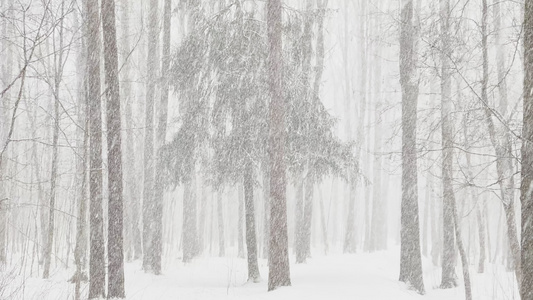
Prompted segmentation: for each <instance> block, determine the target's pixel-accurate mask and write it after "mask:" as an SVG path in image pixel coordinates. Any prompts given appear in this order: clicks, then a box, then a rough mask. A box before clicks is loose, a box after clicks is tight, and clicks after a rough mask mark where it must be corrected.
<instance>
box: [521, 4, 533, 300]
mask: <svg viewBox="0 0 533 300" xmlns="http://www.w3.org/2000/svg"><path fill="white" fill-rule="evenodd" d="M523 32H524V37H523V41H524V86H523V89H524V90H523V97H524V98H523V101H524V102H523V107H524V112H523V121H522V122H523V127H522V149H521V155H522V170H521V179H522V181H521V184H520V201H521V203H522V252H521V253H520V254H521V259H522V265H521V268H522V282H521V288H520V296H521V298H522V300H529V299H533V289H532V288H531V286H532V285H533V193H532V190H533V186H532V184H531V183H532V181H533V142H532V141H533V93H531V92H530V91H531V90H533V2H532V1H525V7H524V28H523Z"/></svg>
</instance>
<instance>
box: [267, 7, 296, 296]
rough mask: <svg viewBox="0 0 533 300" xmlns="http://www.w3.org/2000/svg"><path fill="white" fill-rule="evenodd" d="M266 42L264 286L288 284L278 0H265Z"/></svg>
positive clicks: (288, 268) (270, 287)
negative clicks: (266, 232)
mask: <svg viewBox="0 0 533 300" xmlns="http://www.w3.org/2000/svg"><path fill="white" fill-rule="evenodd" d="M267 31H268V46H269V53H270V55H269V59H268V66H269V68H268V70H269V74H268V76H269V84H270V97H271V100H270V103H269V111H270V114H269V125H270V126H269V139H268V149H269V165H270V167H269V169H270V240H269V249H270V250H269V265H268V266H269V272H268V290H269V291H272V290H274V289H276V288H278V287H281V286H289V285H290V284H291V279H290V266H289V241H288V235H287V199H286V188H287V187H286V184H287V183H286V173H285V163H284V154H285V128H286V125H285V103H284V100H283V88H282V81H281V80H282V79H281V78H282V76H281V75H282V60H283V58H282V41H281V0H270V1H268V3H267Z"/></svg>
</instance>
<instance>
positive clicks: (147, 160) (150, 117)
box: [142, 0, 159, 271]
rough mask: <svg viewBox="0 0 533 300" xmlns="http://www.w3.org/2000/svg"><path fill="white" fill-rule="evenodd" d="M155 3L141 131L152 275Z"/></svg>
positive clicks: (147, 264) (147, 258)
mask: <svg viewBox="0 0 533 300" xmlns="http://www.w3.org/2000/svg"><path fill="white" fill-rule="evenodd" d="M158 7H159V1H158V0H150V10H149V14H148V53H147V58H146V72H147V76H146V108H145V124H144V126H145V129H144V186H143V206H142V207H143V208H142V211H143V268H144V270H145V271H153V265H152V258H153V256H152V252H153V251H154V248H153V239H154V237H153V217H154V199H155V198H154V176H155V173H154V163H155V158H154V156H155V155H154V98H155V96H154V95H155V92H156V90H155V86H156V75H157V45H158V43H157V41H158V37H159V32H158V30H157V28H158V22H159V21H158V18H157V17H158Z"/></svg>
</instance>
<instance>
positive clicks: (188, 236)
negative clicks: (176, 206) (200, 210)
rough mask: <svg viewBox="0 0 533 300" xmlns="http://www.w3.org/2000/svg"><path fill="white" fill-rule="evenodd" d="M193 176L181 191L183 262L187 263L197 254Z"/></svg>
mask: <svg viewBox="0 0 533 300" xmlns="http://www.w3.org/2000/svg"><path fill="white" fill-rule="evenodd" d="M195 181H196V180H195V175H194V174H193V175H192V179H191V181H189V182H187V183H184V186H185V188H184V190H183V262H184V263H188V262H190V261H191V260H192V258H193V257H194V256H196V254H197V252H198V249H197V248H198V240H197V232H196V199H195V189H196V184H195Z"/></svg>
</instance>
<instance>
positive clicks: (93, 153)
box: [85, 0, 105, 299]
mask: <svg viewBox="0 0 533 300" xmlns="http://www.w3.org/2000/svg"><path fill="white" fill-rule="evenodd" d="M85 7H86V8H85V11H86V12H87V18H86V20H87V28H88V30H87V72H88V74H89V77H88V78H87V99H88V103H89V139H90V179H89V187H90V188H89V189H90V192H89V193H90V199H91V200H90V203H89V204H90V206H89V214H90V237H89V240H90V247H89V249H90V253H89V261H90V265H89V277H90V278H89V279H90V284H89V299H94V298H99V297H104V296H105V261H104V251H105V248H104V232H103V231H104V222H103V215H104V212H103V208H102V186H103V183H102V167H103V164H102V110H101V99H100V13H99V9H98V2H97V1H91V0H85Z"/></svg>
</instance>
